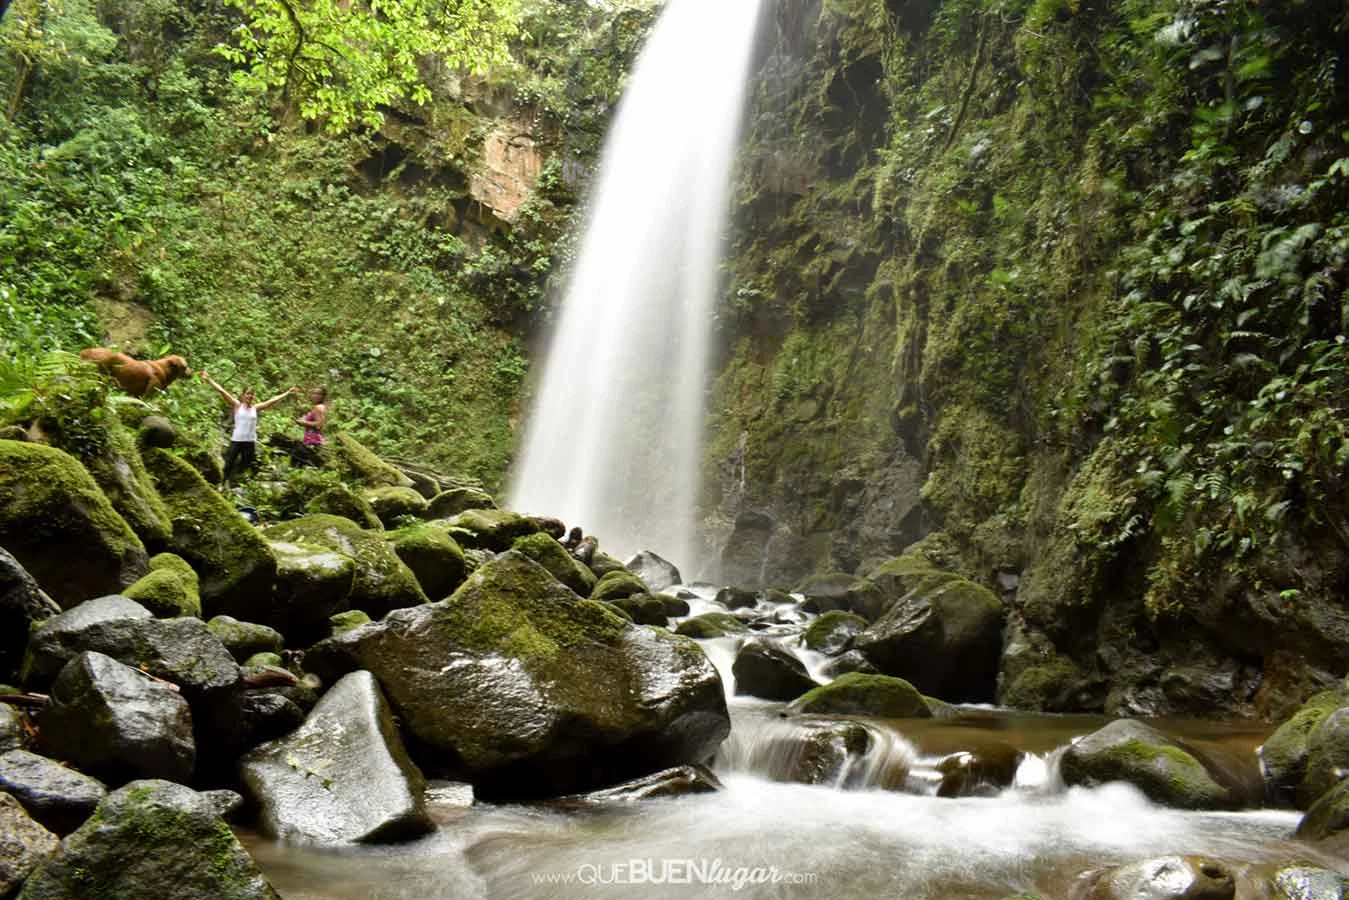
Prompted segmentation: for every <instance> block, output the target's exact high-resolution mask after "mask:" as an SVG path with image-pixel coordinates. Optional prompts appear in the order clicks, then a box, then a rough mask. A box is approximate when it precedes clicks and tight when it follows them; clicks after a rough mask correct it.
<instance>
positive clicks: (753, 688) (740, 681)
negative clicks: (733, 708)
mask: <svg viewBox="0 0 1349 900" xmlns="http://www.w3.org/2000/svg"><path fill="white" fill-rule="evenodd" d="M731 672H732V674H734V675H735V692H736V693H737V694H749V695H750V696H752V697H762V698H763V699H764V700H795V699H796V698H797V697H799V696H801V695H802V694H804V693H806V692H807V691H809V690H810V689H811V688H813V687H815V686H816V684H815V679H813V678H811V677H810V673H808V672H807V671H806V667H805V665H803V664H802V662H801V660H799V659H797V658H796V657H795V656H793V655H792V654H791V653H789V652H787V651H786V650H784V649H782V648H781V647H779V646H778V645H776V644H772V643H767V642H764V641H746V642H745V643H744V644H742V645H741V646H740V650H739V652H737V653H736V655H735V662H734V664H732V666H731Z"/></svg>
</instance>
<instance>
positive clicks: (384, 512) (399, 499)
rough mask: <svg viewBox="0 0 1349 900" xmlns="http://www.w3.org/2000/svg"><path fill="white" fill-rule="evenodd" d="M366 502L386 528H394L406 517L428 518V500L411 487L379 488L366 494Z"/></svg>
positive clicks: (371, 489)
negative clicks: (396, 521)
mask: <svg viewBox="0 0 1349 900" xmlns="http://www.w3.org/2000/svg"><path fill="white" fill-rule="evenodd" d="M363 496H364V498H365V502H366V503H369V504H370V509H371V511H372V512H374V514H375V517H376V518H377V519H379V521H380V523H381V524H382V525H383V526H384V527H385V528H392V527H394V524H395V520H396V519H400V518H403V517H404V516H411V517H413V518H423V517H425V516H426V498H425V497H423V496H422V495H421V494H419V493H417V492H416V491H415V490H413V489H412V488H410V487H391V486H390V487H377V488H370V489H369V490H367V491H366V492H365V493H364V495H363Z"/></svg>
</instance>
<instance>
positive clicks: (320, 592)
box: [259, 541, 357, 645]
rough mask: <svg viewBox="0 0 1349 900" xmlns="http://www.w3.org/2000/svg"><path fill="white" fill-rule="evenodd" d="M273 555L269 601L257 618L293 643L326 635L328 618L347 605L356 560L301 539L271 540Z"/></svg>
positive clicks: (310, 640) (309, 640)
mask: <svg viewBox="0 0 1349 900" xmlns="http://www.w3.org/2000/svg"><path fill="white" fill-rule="evenodd" d="M270 543H271V547H272V553H273V555H275V556H276V584H275V585H273V587H272V602H271V605H270V606H269V608H268V610H267V611H266V613H265V614H264V615H263V616H261V617H260V618H259V621H260V622H262V623H263V624H264V625H270V626H271V627H273V628H275V629H276V630H277V631H279V632H281V633H282V634H284V635H286V636H287V637H288V638H290V639H291V640H292V641H293V642H294V643H295V644H296V645H305V644H309V643H312V642H313V641H316V640H319V639H321V638H323V637H326V636H327V633H328V629H327V622H328V618H329V617H330V616H332V615H333V614H334V613H336V612H338V611H341V610H343V609H345V608H346V606H347V598H348V597H350V596H351V589H352V586H353V585H354V584H355V583H356V568H357V567H356V561H355V560H354V559H352V558H351V557H350V556H348V555H347V554H345V553H341V552H339V551H337V550H330V549H328V548H327V547H324V546H320V545H316V544H307V543H305V542H304V541H271V542H270Z"/></svg>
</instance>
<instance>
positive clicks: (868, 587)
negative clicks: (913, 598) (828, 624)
mask: <svg viewBox="0 0 1349 900" xmlns="http://www.w3.org/2000/svg"><path fill="white" fill-rule="evenodd" d="M796 592H797V593H798V594H801V595H802V596H803V597H804V598H805V600H804V601H803V602H802V604H801V608H802V609H804V610H806V612H817V613H823V612H829V611H830V610H839V611H842V612H850V613H854V614H856V615H859V616H861V617H862V618H864V619H866V620H867V621H868V622H874V621H875V620H876V619H878V618H880V617H881V615H882V614H883V613H884V612H885V610H886V608H887V603H886V600H887V598H886V596H885V595H884V594H883V593H882V592H881V590H880V588H878V587H876V585H874V584H872V583H871V582H870V581H867V580H865V579H862V578H858V577H857V576H855V575H849V574H847V573H845V572H828V573H825V574H823V575H812V576H810V577H809V578H807V579H806V580H805V581H803V582H801V584H799V585H797V587H796ZM891 599H893V598H891Z"/></svg>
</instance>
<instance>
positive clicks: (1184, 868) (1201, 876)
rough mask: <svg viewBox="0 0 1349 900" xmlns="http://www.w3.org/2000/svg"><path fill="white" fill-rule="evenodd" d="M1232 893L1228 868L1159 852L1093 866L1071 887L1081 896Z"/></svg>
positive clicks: (1199, 897) (1118, 898) (1185, 897)
mask: <svg viewBox="0 0 1349 900" xmlns="http://www.w3.org/2000/svg"><path fill="white" fill-rule="evenodd" d="M1236 895H1237V879H1236V875H1235V874H1234V873H1233V870H1232V868H1231V867H1230V866H1228V865H1227V864H1225V863H1223V862H1220V861H1218V860H1216V859H1210V858H1208V857H1202V856H1160V857H1156V858H1153V859H1145V860H1141V861H1139V862H1135V863H1130V864H1128V865H1124V866H1115V867H1112V868H1107V869H1097V870H1094V871H1092V872H1088V873H1086V874H1084V875H1083V876H1082V877H1080V878H1078V879H1077V880H1076V881H1075V882H1074V884H1073V888H1072V891H1071V896H1073V897H1075V898H1081V900H1138V898H1143V897H1147V898H1153V900H1223V898H1232V897H1235V896H1236ZM1261 896H1270V895H1268V894H1265V893H1264V892H1261Z"/></svg>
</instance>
